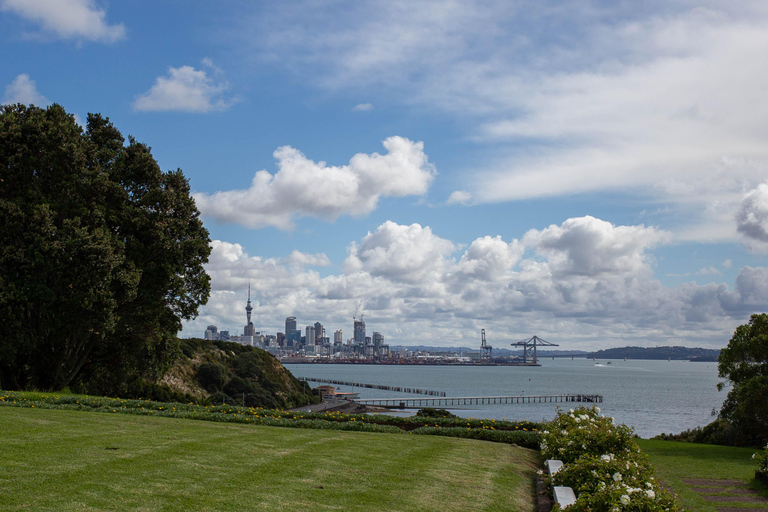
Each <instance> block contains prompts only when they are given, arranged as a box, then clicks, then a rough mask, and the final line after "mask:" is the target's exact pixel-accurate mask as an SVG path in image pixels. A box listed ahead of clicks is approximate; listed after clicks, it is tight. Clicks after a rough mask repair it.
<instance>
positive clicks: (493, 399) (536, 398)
mask: <svg viewBox="0 0 768 512" xmlns="http://www.w3.org/2000/svg"><path fill="white" fill-rule="evenodd" d="M602 401H603V396H602V395H519V396H455V397H440V398H426V397H425V398H361V399H357V400H355V403H358V404H361V405H380V406H382V407H392V408H401V409H405V408H406V407H437V406H445V407H448V406H451V405H488V404H532V403H544V402H582V403H585V402H586V403H601V402H602Z"/></svg>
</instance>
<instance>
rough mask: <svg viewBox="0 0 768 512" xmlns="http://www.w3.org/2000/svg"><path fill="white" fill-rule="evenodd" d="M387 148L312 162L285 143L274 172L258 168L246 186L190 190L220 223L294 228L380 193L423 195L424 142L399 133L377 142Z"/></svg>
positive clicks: (427, 179) (366, 208) (352, 209)
mask: <svg viewBox="0 0 768 512" xmlns="http://www.w3.org/2000/svg"><path fill="white" fill-rule="evenodd" d="M382 144H383V145H384V148H385V149H387V153H386V154H384V155H380V154H378V153H373V154H370V155H368V154H363V153H358V154H356V155H354V156H353V157H352V158H351V159H350V161H349V165H344V166H339V167H335V166H328V165H326V163H325V162H314V161H312V160H309V159H308V158H306V157H305V156H304V155H303V154H302V153H301V152H300V151H299V150H297V149H294V148H292V147H290V146H283V147H280V148H278V149H277V150H276V151H275V153H274V156H275V159H276V160H277V166H278V172H277V173H276V174H274V175H272V174H270V173H269V172H267V171H264V170H262V171H259V172H257V173H256V174H255V176H254V177H253V181H252V183H251V187H250V188H248V189H245V190H231V191H226V192H216V193H214V194H210V195H209V194H203V193H199V194H195V200H196V202H197V205H198V208H199V209H200V211H201V212H202V213H203V214H204V215H206V216H209V217H212V218H214V219H216V220H217V221H219V222H233V223H238V224H241V225H243V226H246V227H250V228H259V227H263V226H275V227H277V228H280V229H290V228H292V227H293V219H294V218H295V217H300V216H313V217H319V218H322V219H326V220H334V219H336V218H337V217H339V216H340V215H357V216H359V215H365V214H367V213H370V212H371V211H373V210H374V209H375V208H376V205H377V204H378V201H379V198H380V197H386V196H390V197H403V196H408V195H423V194H425V193H426V192H427V190H428V189H429V185H430V184H431V183H432V180H433V179H434V176H435V174H436V171H435V169H434V167H433V166H432V164H430V163H429V161H428V159H427V155H426V154H425V153H424V144H423V143H421V142H412V141H410V140H408V139H405V138H403V137H397V136H395V137H389V138H387V139H386V140H384V141H383V143H382Z"/></svg>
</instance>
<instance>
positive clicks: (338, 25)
mask: <svg viewBox="0 0 768 512" xmlns="http://www.w3.org/2000/svg"><path fill="white" fill-rule="evenodd" d="M766 55H768V4H766V2H764V1H762V0H758V1H755V0H744V1H741V2H722V1H693V0H690V1H689V0H663V1H661V0H659V1H654V0H649V1H646V2H629V1H615V0H610V1H590V0H584V1H580V2H565V1H548V0H540V1H515V0H504V1H498V2H497V1H493V0H485V1H471V0H460V1H459V0H457V1H428V2H427V1H424V2H419V1H414V0H402V1H401V0H383V1H351V0H350V1H337V0H317V1H306V2H305V1H301V0H296V1H291V2H271V1H270V2H267V1H253V2H252V1H244V0H243V1H235V0H223V1H220V2H188V1H185V0H177V1H173V0H169V1H164V2H156V1H148V0H147V1H145V0H133V1H131V2H105V1H102V0H0V62H2V66H0V95H1V96H0V102H2V103H5V104H8V103H17V102H20V103H27V104H35V105H38V106H45V105H48V104H51V103H54V102H55V103H59V104H61V105H63V106H64V107H65V108H66V109H67V111H68V112H70V113H72V114H74V115H75V118H76V119H77V120H78V122H80V123H82V122H83V120H84V119H86V118H87V114H88V113H89V112H94V113H101V114H103V115H104V116H106V117H109V118H110V120H111V121H112V122H113V123H114V124H115V126H116V127H117V128H118V129H119V130H121V132H122V133H123V134H124V135H126V136H127V135H131V136H133V137H135V138H136V139H137V140H138V141H140V142H144V143H146V144H147V145H149V146H150V147H151V148H152V152H153V155H154V156H155V158H156V159H157V161H158V163H159V165H160V167H161V168H162V169H163V170H172V169H174V170H175V169H177V168H181V169H182V170H183V172H184V175H185V176H186V177H187V178H188V179H189V182H190V186H191V189H192V190H193V193H194V197H195V200H196V202H197V206H198V208H199V210H200V211H201V214H202V218H203V221H204V223H205V226H206V227H207V228H208V230H209V231H210V235H211V240H212V253H211V256H210V261H209V263H208V264H207V265H206V269H207V271H208V273H209V274H210V276H211V287H212V291H211V296H210V299H209V301H208V304H207V305H205V306H203V307H201V308H200V311H199V316H198V317H197V318H196V319H194V320H190V321H187V322H185V323H184V329H183V331H182V332H181V336H184V337H189V336H197V337H201V336H202V335H203V332H204V330H205V328H206V326H207V325H209V324H215V325H217V326H218V328H219V329H220V330H229V331H230V332H231V333H233V334H234V333H242V330H243V326H244V325H245V323H246V320H245V309H244V308H245V300H246V298H247V294H248V286H249V283H250V287H251V299H252V301H253V306H254V310H253V321H254V324H255V326H256V329H257V330H259V331H261V332H265V333H271V334H274V333H276V332H277V331H283V330H284V321H285V318H286V317H287V316H296V317H297V321H298V324H299V326H302V327H303V326H305V325H310V324H313V323H314V322H317V321H319V322H321V323H322V324H323V325H324V326H325V328H326V331H327V333H328V335H330V336H331V337H332V333H333V332H334V331H336V330H337V329H341V330H342V331H343V335H344V339H346V338H349V337H352V334H353V333H352V317H353V315H355V314H358V315H359V314H360V312H362V313H363V315H364V319H365V322H366V325H367V327H368V331H369V333H370V332H371V331H373V330H376V331H379V332H381V333H382V334H383V335H384V338H385V341H386V342H387V343H389V344H394V345H398V344H404V345H417V344H421V345H438V346H475V345H478V346H479V343H480V329H482V328H484V329H485V330H486V333H487V338H488V343H489V344H490V345H493V346H496V347H499V348H501V347H504V346H508V344H509V343H511V342H513V341H517V340H521V339H524V338H528V337H530V336H532V335H534V334H536V335H538V336H540V337H542V338H544V339H546V340H548V341H550V342H553V343H558V344H559V345H560V347H561V349H570V350H592V349H599V348H606V347H613V346H624V345H637V346H664V345H684V346H700V347H710V348H718V347H723V346H725V345H726V344H727V342H728V340H729V338H730V337H731V335H732V333H733V330H734V328H735V327H736V326H737V325H739V324H742V323H745V322H747V321H748V320H749V316H750V314H752V313H755V312H763V311H766V310H767V309H768V267H767V266H766V264H767V263H768V262H767V261H766V255H767V254H768V144H766V142H767V141H768V94H767V93H766V91H768V66H766V65H765V56H766Z"/></svg>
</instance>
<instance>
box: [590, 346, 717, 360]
mask: <svg viewBox="0 0 768 512" xmlns="http://www.w3.org/2000/svg"><path fill="white" fill-rule="evenodd" d="M719 355H720V349H710V348H690V347H648V348H646V347H618V348H607V349H605V350H598V351H597V352H591V353H589V354H587V356H586V357H588V358H592V357H594V358H595V359H623V358H625V357H626V358H627V359H674V360H690V361H710V362H711V361H717V358H718V356H719Z"/></svg>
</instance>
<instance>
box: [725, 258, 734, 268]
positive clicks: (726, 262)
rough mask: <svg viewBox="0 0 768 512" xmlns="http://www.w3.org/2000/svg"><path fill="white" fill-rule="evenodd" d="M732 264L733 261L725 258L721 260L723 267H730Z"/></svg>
mask: <svg viewBox="0 0 768 512" xmlns="http://www.w3.org/2000/svg"><path fill="white" fill-rule="evenodd" d="M732 266H733V261H731V260H725V261H724V262H723V268H731V267H732Z"/></svg>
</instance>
